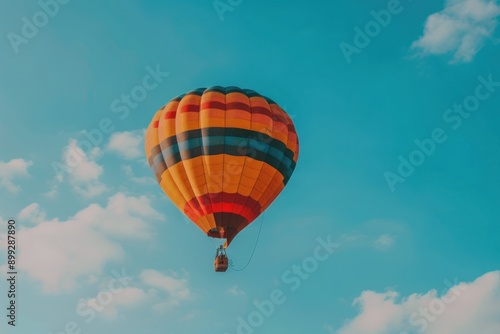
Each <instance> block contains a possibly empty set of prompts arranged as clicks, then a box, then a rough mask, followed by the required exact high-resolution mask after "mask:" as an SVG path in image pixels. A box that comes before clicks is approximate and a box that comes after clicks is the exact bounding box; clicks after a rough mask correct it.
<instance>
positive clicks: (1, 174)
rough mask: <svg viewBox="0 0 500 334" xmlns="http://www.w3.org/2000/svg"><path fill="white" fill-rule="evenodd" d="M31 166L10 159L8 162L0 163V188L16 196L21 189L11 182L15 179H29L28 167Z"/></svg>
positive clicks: (24, 162)
mask: <svg viewBox="0 0 500 334" xmlns="http://www.w3.org/2000/svg"><path fill="white" fill-rule="evenodd" d="M32 164H33V162H31V161H27V160H24V159H12V160H10V161H9V162H3V161H0V188H5V189H7V190H8V191H9V192H11V193H13V194H16V193H18V192H19V191H20V190H21V187H20V186H18V185H16V184H15V183H14V182H13V181H14V179H17V178H26V177H29V176H30V175H29V173H28V167H30V166H31V165H32Z"/></svg>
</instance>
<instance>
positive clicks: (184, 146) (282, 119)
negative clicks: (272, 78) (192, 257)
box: [145, 86, 299, 247]
mask: <svg viewBox="0 0 500 334" xmlns="http://www.w3.org/2000/svg"><path fill="white" fill-rule="evenodd" d="M145 149H146V156H147V159H148V162H149V165H150V167H151V169H152V171H153V173H154V174H155V176H156V180H157V181H158V183H159V184H160V186H161V187H162V189H163V191H164V192H165V193H166V194H167V196H168V197H169V198H170V199H171V200H172V202H173V203H174V204H175V205H176V206H177V207H178V208H179V209H180V210H181V211H182V212H183V213H184V214H185V215H186V216H187V217H189V219H190V220H191V221H193V222H194V223H195V224H196V225H197V226H198V227H199V228H200V229H201V230H202V231H203V232H204V233H206V234H207V235H208V236H211V237H214V238H226V239H227V240H226V247H227V246H228V245H229V243H230V242H231V241H232V240H233V238H234V237H235V236H236V235H237V234H238V233H239V232H240V231H241V230H243V229H244V228H245V227H246V226H248V224H250V223H251V222H252V221H254V220H255V218H257V217H258V216H259V215H260V214H261V213H262V212H263V211H264V210H265V209H266V208H267V207H268V206H269V205H270V204H271V203H272V202H273V201H274V199H275V198H276V197H277V196H278V195H279V193H280V192H281V191H282V190H283V188H284V187H285V185H286V184H287V182H288V180H289V179H290V177H291V175H292V173H293V170H294V168H295V165H296V163H297V159H298V154H299V142H298V137H297V133H296V131H295V127H294V124H293V122H292V120H291V118H290V117H289V115H288V114H287V113H286V112H285V111H283V110H282V109H281V108H280V107H279V106H278V105H277V104H276V103H275V102H273V101H272V100H270V99H269V98H266V97H264V96H262V95H259V94H258V93H256V92H255V91H252V90H248V89H240V88H238V87H219V86H216V87H210V88H199V89H196V90H194V91H191V92H189V93H187V94H184V95H181V96H179V97H176V98H174V99H172V100H171V101H170V102H169V103H167V104H166V105H165V106H164V107H163V108H161V109H160V110H159V111H158V112H157V113H156V114H155V115H154V117H153V119H152V121H151V123H150V124H149V127H148V129H147V131H146V138H145Z"/></svg>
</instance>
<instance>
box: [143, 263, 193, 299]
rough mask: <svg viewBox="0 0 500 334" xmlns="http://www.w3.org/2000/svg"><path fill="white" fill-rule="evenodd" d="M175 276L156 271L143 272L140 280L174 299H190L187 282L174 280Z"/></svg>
mask: <svg viewBox="0 0 500 334" xmlns="http://www.w3.org/2000/svg"><path fill="white" fill-rule="evenodd" d="M175 276H176V275H175V274H174V275H172V276H168V275H164V274H162V273H160V272H158V271H156V270H153V269H148V270H144V271H143V272H142V273H141V275H140V278H141V280H142V281H143V282H144V283H145V284H147V285H149V286H151V287H153V288H157V289H160V290H162V291H164V292H166V293H168V295H169V296H170V297H172V298H174V299H178V300H186V299H189V298H190V297H191V291H190V290H189V287H188V281H187V279H185V278H176V277H175Z"/></svg>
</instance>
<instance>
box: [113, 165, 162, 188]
mask: <svg viewBox="0 0 500 334" xmlns="http://www.w3.org/2000/svg"><path fill="white" fill-rule="evenodd" d="M148 166H149V165H148ZM121 169H122V170H123V172H124V173H125V175H126V176H127V177H128V179H129V180H130V181H132V182H134V183H138V184H142V185H151V184H156V180H155V179H154V178H153V177H151V176H143V177H137V176H135V174H134V172H133V171H132V167H131V166H129V165H122V166H121Z"/></svg>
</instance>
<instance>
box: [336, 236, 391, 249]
mask: <svg viewBox="0 0 500 334" xmlns="http://www.w3.org/2000/svg"><path fill="white" fill-rule="evenodd" d="M339 242H340V243H341V244H342V246H343V247H344V248H346V247H365V246H369V247H372V248H375V249H377V250H387V249H389V248H391V247H392V245H393V244H394V242H395V240H394V237H393V236H391V235H389V234H381V235H379V236H372V235H368V234H364V233H348V234H342V235H341V236H340V238H339Z"/></svg>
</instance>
